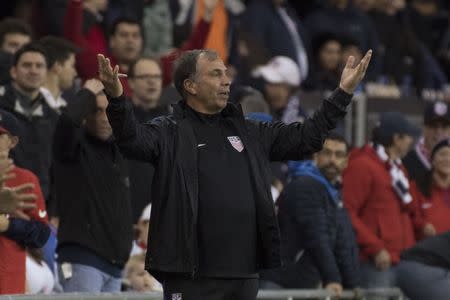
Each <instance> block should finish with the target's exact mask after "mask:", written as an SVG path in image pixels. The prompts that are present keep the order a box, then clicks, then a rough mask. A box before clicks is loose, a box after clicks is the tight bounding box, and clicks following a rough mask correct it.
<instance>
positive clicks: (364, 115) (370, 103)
mask: <svg viewBox="0 0 450 300" xmlns="http://www.w3.org/2000/svg"><path fill="white" fill-rule="evenodd" d="M299 96H300V103H301V106H302V108H303V109H305V110H306V111H307V112H308V113H309V114H310V115H311V114H312V113H313V112H314V111H315V110H316V109H317V108H318V107H319V106H320V105H321V104H322V100H323V99H324V98H325V97H326V96H328V93H322V92H318V91H315V92H307V93H306V92H301V93H299ZM424 106H425V102H424V101H423V100H421V99H419V98H401V99H390V98H376V97H368V96H367V95H366V94H355V96H354V101H353V104H352V105H350V106H349V107H348V113H347V116H346V118H345V121H344V126H345V128H344V132H345V138H346V139H347V141H348V142H350V144H352V145H353V146H358V147H359V146H362V145H364V144H365V143H366V142H367V140H368V139H370V137H371V130H372V128H373V127H374V125H375V123H376V121H377V120H378V115H379V113H380V112H384V111H398V112H401V113H403V114H404V115H405V116H406V117H407V118H408V119H409V120H410V121H412V122H413V123H414V124H415V125H417V126H419V127H420V126H422V122H423V109H424Z"/></svg>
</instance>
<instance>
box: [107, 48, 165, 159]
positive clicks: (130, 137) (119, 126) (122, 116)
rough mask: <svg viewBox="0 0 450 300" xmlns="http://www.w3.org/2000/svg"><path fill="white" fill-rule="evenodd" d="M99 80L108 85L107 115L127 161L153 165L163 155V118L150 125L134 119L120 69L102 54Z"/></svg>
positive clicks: (153, 121)
mask: <svg viewBox="0 0 450 300" xmlns="http://www.w3.org/2000/svg"><path fill="white" fill-rule="evenodd" d="M98 64H99V78H100V80H101V81H102V83H103V84H104V86H105V92H106V95H107V97H108V101H109V104H108V107H107V109H106V114H107V116H108V120H109V123H110V124H111V127H112V130H113V134H114V138H115V140H116V143H117V145H118V146H119V148H120V150H121V152H122V153H123V154H124V155H125V156H126V157H128V158H133V159H137V160H144V161H148V162H154V161H155V160H156V159H157V158H158V156H159V153H160V149H161V145H160V140H161V139H160V137H161V136H162V134H163V133H162V130H163V127H164V125H163V122H162V119H161V118H156V119H154V120H152V122H151V123H147V124H144V125H142V124H138V122H137V121H136V119H135V117H134V113H133V108H132V104H131V101H127V100H126V99H125V96H124V95H123V87H122V84H121V82H120V78H119V77H124V76H126V75H125V74H119V66H117V65H116V66H115V67H114V69H113V68H112V67H111V62H110V60H109V59H108V58H105V57H104V56H103V55H101V54H100V55H98Z"/></svg>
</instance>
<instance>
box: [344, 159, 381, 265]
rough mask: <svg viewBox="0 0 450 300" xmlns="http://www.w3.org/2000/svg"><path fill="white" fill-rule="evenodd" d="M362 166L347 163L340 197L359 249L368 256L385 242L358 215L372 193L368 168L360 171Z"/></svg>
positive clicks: (376, 251) (356, 163)
mask: <svg viewBox="0 0 450 300" xmlns="http://www.w3.org/2000/svg"><path fill="white" fill-rule="evenodd" d="M364 167H365V166H364V165H363V164H359V163H358V162H353V163H352V162H350V163H349V165H348V167H347V169H346V170H345V171H344V174H343V183H344V184H343V189H342V197H343V199H344V204H345V207H346V208H347V210H348V213H349V215H350V218H351V220H352V225H353V228H354V229H355V231H356V236H357V241H358V245H359V250H360V251H361V252H363V253H365V254H366V255H368V256H371V257H374V256H375V255H376V254H377V253H379V252H380V251H381V250H383V249H385V244H384V242H383V241H382V240H381V239H380V238H378V237H377V235H376V233H375V232H373V231H372V230H371V229H369V228H368V227H367V226H366V225H365V224H364V222H363V221H362V220H361V218H360V217H359V215H360V212H361V210H362V209H363V207H364V206H365V204H366V201H367V199H369V197H370V194H371V193H372V191H371V187H372V186H373V185H374V183H373V182H372V180H373V177H372V176H371V174H370V169H366V171H365V172H361V168H364Z"/></svg>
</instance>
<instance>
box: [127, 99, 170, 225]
mask: <svg viewBox="0 0 450 300" xmlns="http://www.w3.org/2000/svg"><path fill="white" fill-rule="evenodd" d="M168 113H169V110H168V107H166V106H158V107H156V108H154V109H150V110H144V109H142V108H141V107H137V106H134V116H135V118H136V121H137V122H139V123H146V122H149V121H151V120H152V119H154V118H156V117H160V116H163V115H167V114H168ZM128 168H129V172H130V196H131V207H132V209H133V223H137V222H138V221H139V218H140V217H141V215H142V211H143V210H144V208H145V207H146V206H147V205H148V204H149V203H150V202H151V190H152V184H151V183H152V181H153V174H154V173H155V168H154V167H153V165H152V164H150V163H146V162H142V161H136V160H133V159H130V160H128Z"/></svg>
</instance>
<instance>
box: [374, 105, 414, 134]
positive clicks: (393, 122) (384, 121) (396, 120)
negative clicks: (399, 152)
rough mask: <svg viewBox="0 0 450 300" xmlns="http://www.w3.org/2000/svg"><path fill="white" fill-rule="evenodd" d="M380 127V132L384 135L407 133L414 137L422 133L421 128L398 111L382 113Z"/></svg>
mask: <svg viewBox="0 0 450 300" xmlns="http://www.w3.org/2000/svg"><path fill="white" fill-rule="evenodd" d="M378 129H379V131H378V132H379V134H380V135H382V136H384V137H389V136H393V135H394V134H406V135H410V136H412V137H417V136H419V135H420V129H419V128H418V127H416V126H414V125H413V124H412V123H411V122H410V121H408V120H407V119H406V118H405V117H404V116H403V115H402V114H401V113H399V112H396V111H393V112H385V113H382V114H380V118H379V123H378Z"/></svg>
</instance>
